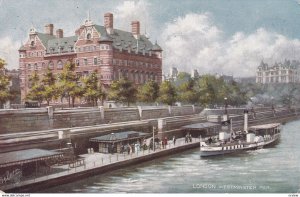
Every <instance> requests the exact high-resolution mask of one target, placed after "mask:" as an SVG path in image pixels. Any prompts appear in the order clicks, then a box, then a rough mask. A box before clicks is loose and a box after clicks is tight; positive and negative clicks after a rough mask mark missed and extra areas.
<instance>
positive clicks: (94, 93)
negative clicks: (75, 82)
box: [83, 71, 106, 106]
mask: <svg viewBox="0 0 300 197" xmlns="http://www.w3.org/2000/svg"><path fill="white" fill-rule="evenodd" d="M83 83H84V87H83V96H84V97H85V99H86V100H87V101H88V102H91V103H92V105H93V106H95V105H97V101H98V99H100V100H101V101H103V99H104V98H105V96H106V94H105V92H104V91H103V90H102V88H101V85H100V84H99V80H98V76H97V71H94V72H92V73H91V74H90V75H89V76H88V77H86V78H84V79H83Z"/></svg>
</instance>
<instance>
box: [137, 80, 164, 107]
mask: <svg viewBox="0 0 300 197" xmlns="http://www.w3.org/2000/svg"><path fill="white" fill-rule="evenodd" d="M158 94H159V85H158V83H157V82H155V81H153V80H150V81H148V82H147V83H145V84H144V85H142V86H140V87H139V89H138V96H137V97H138V100H139V101H141V102H146V103H154V102H155V101H156V99H157V98H158Z"/></svg>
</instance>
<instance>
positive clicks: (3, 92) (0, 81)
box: [0, 58, 11, 108]
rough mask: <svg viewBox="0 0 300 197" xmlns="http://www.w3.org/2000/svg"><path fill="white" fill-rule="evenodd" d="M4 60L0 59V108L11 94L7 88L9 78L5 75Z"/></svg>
mask: <svg viewBox="0 0 300 197" xmlns="http://www.w3.org/2000/svg"><path fill="white" fill-rule="evenodd" d="M5 65H6V62H5V60H3V59H1V58H0V108H2V106H3V104H4V103H5V102H6V101H8V100H9V99H10V98H11V93H10V90H9V88H8V86H9V83H10V78H9V77H8V76H6V75H5Z"/></svg>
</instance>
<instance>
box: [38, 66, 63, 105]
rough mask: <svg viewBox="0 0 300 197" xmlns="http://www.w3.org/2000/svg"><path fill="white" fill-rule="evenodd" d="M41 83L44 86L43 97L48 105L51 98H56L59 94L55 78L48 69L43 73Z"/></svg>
mask: <svg viewBox="0 0 300 197" xmlns="http://www.w3.org/2000/svg"><path fill="white" fill-rule="evenodd" d="M42 85H43V87H44V91H43V93H42V94H43V97H44V99H45V100H46V101H47V105H49V103H50V101H51V100H52V99H57V98H58V96H59V92H58V88H57V85H56V78H55V76H54V75H53V73H52V72H51V70H50V69H48V70H47V72H46V73H45V74H44V75H43V79H42Z"/></svg>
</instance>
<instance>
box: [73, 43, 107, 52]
mask: <svg viewBox="0 0 300 197" xmlns="http://www.w3.org/2000/svg"><path fill="white" fill-rule="evenodd" d="M99 49H100V50H111V46H110V45H108V44H100V47H99V48H98V47H97V46H96V45H91V46H83V47H77V48H76V51H77V52H92V51H97V50H99Z"/></svg>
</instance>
